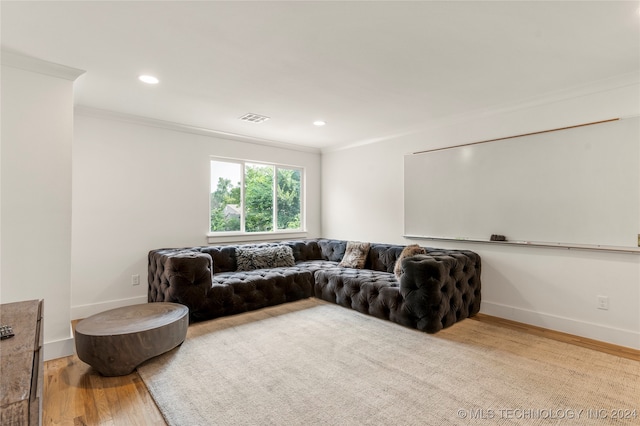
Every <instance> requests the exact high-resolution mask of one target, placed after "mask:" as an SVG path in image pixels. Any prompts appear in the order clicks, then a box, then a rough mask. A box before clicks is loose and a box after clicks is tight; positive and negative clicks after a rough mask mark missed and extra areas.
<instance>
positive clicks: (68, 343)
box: [43, 337, 76, 361]
mask: <svg viewBox="0 0 640 426" xmlns="http://www.w3.org/2000/svg"><path fill="white" fill-rule="evenodd" d="M75 348H76V346H75V343H74V340H73V337H69V338H67V339H62V340H55V341H53V342H45V343H44V345H43V350H44V353H43V359H44V360H45V361H49V360H51V359H56V358H63V357H65V356H69V355H73V352H74V351H75Z"/></svg>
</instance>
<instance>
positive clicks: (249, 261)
mask: <svg viewBox="0 0 640 426" xmlns="http://www.w3.org/2000/svg"><path fill="white" fill-rule="evenodd" d="M236 262H237V271H253V270H255V269H268V268H280V267H285V266H294V265H295V259H294V258H293V250H292V249H291V247H289V246H286V245H277V246H267V247H243V248H240V247H237V248H236Z"/></svg>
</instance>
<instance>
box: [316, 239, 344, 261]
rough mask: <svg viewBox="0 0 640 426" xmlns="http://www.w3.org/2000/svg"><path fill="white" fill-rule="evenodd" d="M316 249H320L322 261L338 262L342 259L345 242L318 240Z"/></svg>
mask: <svg viewBox="0 0 640 426" xmlns="http://www.w3.org/2000/svg"><path fill="white" fill-rule="evenodd" d="M318 247H320V252H321V254H322V259H324V260H330V261H332V262H340V261H341V260H342V258H343V257H344V251H345V250H346V248H347V242H346V241H341V240H318Z"/></svg>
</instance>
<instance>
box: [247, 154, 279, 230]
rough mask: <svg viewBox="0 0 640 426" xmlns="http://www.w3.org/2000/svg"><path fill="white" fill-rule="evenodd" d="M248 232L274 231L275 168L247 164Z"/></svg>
mask: <svg viewBox="0 0 640 426" xmlns="http://www.w3.org/2000/svg"><path fill="white" fill-rule="evenodd" d="M244 191H245V192H244V194H245V195H244V202H245V230H246V232H267V231H273V166H263V165H260V164H248V163H247V164H245V175H244Z"/></svg>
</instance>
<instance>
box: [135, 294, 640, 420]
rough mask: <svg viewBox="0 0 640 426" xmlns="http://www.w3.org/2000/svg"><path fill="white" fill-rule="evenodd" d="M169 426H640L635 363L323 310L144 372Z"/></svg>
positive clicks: (291, 316)
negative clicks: (424, 330)
mask: <svg viewBox="0 0 640 426" xmlns="http://www.w3.org/2000/svg"><path fill="white" fill-rule="evenodd" d="M138 371H139V373H140V375H141V376H142V379H143V380H144V382H145V383H146V385H147V387H148V389H149V391H150V392H151V395H153V398H154V399H155V401H156V403H157V405H158V406H159V408H160V410H161V411H162V413H163V415H164V417H165V419H166V421H167V423H169V424H170V425H176V426H196V425H202V426H205V425H206V426H209V425H360V424H362V425H446V424H448V425H461V424H486V425H489V424H505V425H507V424H528V425H529V424H534V425H535V424H544V425H546V424H562V425H565V424H566V425H588V424H593V425H605V424H616V425H621V424H636V425H637V424H640V412H639V411H640V363H638V362H636V361H632V360H628V359H624V358H619V357H616V356H612V355H607V354H604V353H601V352H596V351H593V350H590V349H585V348H581V347H577V346H573V345H569V344H566V343H561V342H557V341H553V340H549V339H545V338H542V337H535V336H531V335H528V334H524V333H521V332H518V331H513V330H509V329H505V328H501V327H498V326H493V325H488V324H485V323H481V322H478V321H473V320H465V321H462V322H460V323H457V324H456V325H454V326H453V327H450V328H448V329H446V330H443V331H441V332H439V333H437V334H435V335H429V334H426V333H422V332H419V331H415V330H412V329H408V328H404V327H402V326H399V325H397V324H394V323H391V322H388V321H383V320H379V319H377V318H374V317H370V316H366V315H363V314H360V313H358V312H356V311H353V310H350V309H346V308H343V307H340V306H337V305H334V304H330V303H325V302H322V301H320V300H318V299H307V300H302V301H299V302H295V303H289V304H285V305H280V306H276V307H272V308H267V309H263V310H260V311H254V312H248V313H245V314H241V315H236V316H231V317H225V318H219V319H216V320H212V321H208V322H203V323H197V324H193V325H191V326H190V327H189V331H188V334H187V339H186V340H185V342H184V343H183V344H182V345H181V346H180V347H178V348H176V349H174V350H172V351H171V352H168V353H166V354H164V355H161V356H160V357H157V358H154V359H153V360H151V361H148V362H147V363H145V364H144V365H142V366H140V367H139V368H138Z"/></svg>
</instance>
